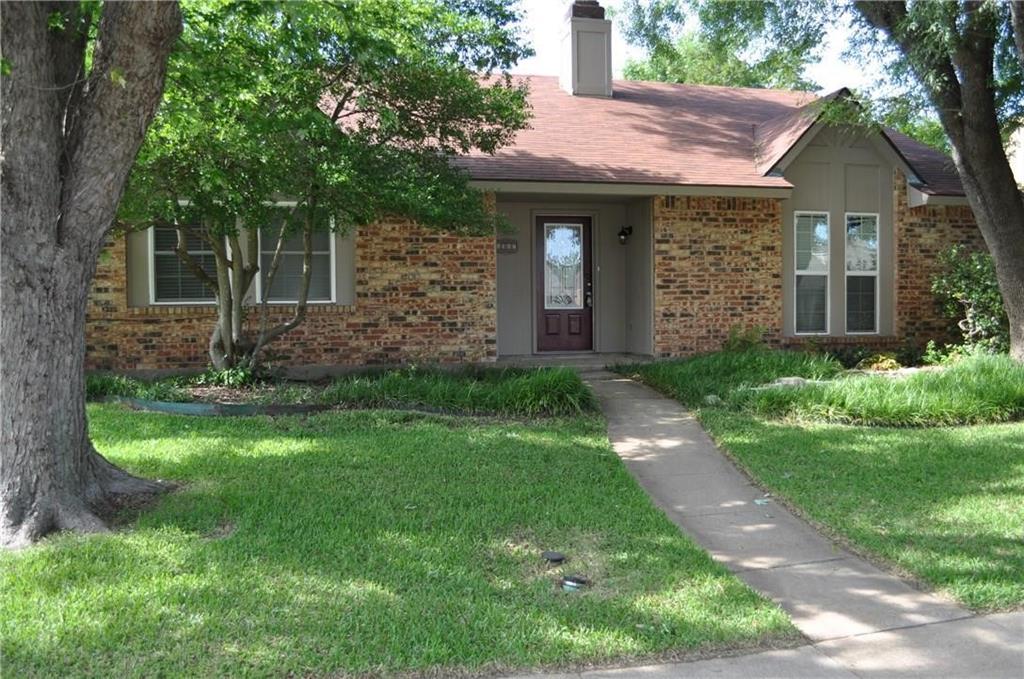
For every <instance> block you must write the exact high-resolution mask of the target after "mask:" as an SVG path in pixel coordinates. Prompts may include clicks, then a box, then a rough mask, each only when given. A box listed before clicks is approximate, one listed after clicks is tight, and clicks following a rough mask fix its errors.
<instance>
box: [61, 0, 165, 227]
mask: <svg viewBox="0 0 1024 679" xmlns="http://www.w3.org/2000/svg"><path fill="white" fill-rule="evenodd" d="M180 33H181V11H180V9H179V7H178V4H177V3H176V2H167V1H162V2H138V3H134V2H107V3H104V4H103V7H102V9H101V14H100V22H99V30H98V33H97V39H96V43H95V49H94V50H93V60H92V67H91V69H90V72H89V78H88V83H87V84H86V85H85V88H84V90H83V91H82V93H81V96H80V97H79V96H77V95H76V97H75V111H76V112H77V113H76V115H75V120H74V125H73V126H72V128H71V129H70V132H71V134H70V136H69V137H68V138H67V139H66V143H65V153H66V156H67V161H66V162H67V168H68V170H67V175H66V178H65V180H64V182H63V186H62V191H61V210H60V215H61V216H60V221H59V222H58V240H59V242H64V241H65V240H66V239H67V238H68V236H71V235H72V234H74V235H75V236H83V237H86V238H88V240H89V241H90V242H99V241H100V239H101V238H102V237H103V235H104V234H105V233H106V232H107V230H108V229H109V228H110V226H111V224H112V223H113V220H114V214H115V212H116V210H117V205H118V203H119V202H120V201H121V194H122V193H123V191H124V185H125V181H126V179H127V177H128V173H129V172H130V171H131V168H132V163H133V161H134V159H135V155H136V153H137V152H138V149H139V146H140V144H141V143H142V140H143V138H144V136H145V133H146V128H147V127H148V126H149V123H150V121H151V120H152V119H153V115H154V114H155V113H156V108H157V105H158V104H159V102H160V98H161V96H162V94H163V86H164V75H165V73H166V70H167V56H168V54H169V53H170V51H171V49H172V48H173V46H174V43H175V41H176V40H177V38H178V35H179V34H180ZM78 39H79V38H77V37H76V38H75V40H78ZM71 68H72V67H71V66H68V70H71Z"/></svg>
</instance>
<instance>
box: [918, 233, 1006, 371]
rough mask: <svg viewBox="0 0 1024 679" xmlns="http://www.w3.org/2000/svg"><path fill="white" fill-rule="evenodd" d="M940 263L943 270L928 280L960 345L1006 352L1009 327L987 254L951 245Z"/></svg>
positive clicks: (994, 273) (994, 271)
mask: <svg viewBox="0 0 1024 679" xmlns="http://www.w3.org/2000/svg"><path fill="white" fill-rule="evenodd" d="M940 262H941V264H942V269H943V270H942V273H940V274H939V275H937V276H936V277H935V278H934V279H933V280H932V292H934V293H935V296H936V297H937V298H938V300H939V303H940V304H942V309H943V311H944V312H945V314H946V315H947V316H948V317H949V318H953V319H956V321H957V326H958V327H959V328H960V332H961V334H962V335H963V338H964V343H965V344H967V345H969V346H981V347H984V348H986V349H988V350H990V351H997V352H1002V351H1006V350H1007V349H1008V348H1009V346H1010V324H1009V321H1008V320H1007V317H1006V310H1005V309H1004V308H1003V297H1002V294H1001V293H1000V292H999V281H998V280H997V279H996V269H995V265H994V264H993V262H992V257H991V255H988V254H987V253H982V252H969V251H968V250H967V249H965V248H963V247H961V246H958V245H954V246H953V247H952V248H950V249H949V250H947V251H946V252H944V253H942V255H941V256H940Z"/></svg>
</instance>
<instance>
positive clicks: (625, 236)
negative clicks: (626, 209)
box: [619, 226, 633, 245]
mask: <svg viewBox="0 0 1024 679" xmlns="http://www.w3.org/2000/svg"><path fill="white" fill-rule="evenodd" d="M632 235H633V227H632V226H624V227H622V228H621V229H619V245H625V244H626V241H627V240H629V237H630V236H632Z"/></svg>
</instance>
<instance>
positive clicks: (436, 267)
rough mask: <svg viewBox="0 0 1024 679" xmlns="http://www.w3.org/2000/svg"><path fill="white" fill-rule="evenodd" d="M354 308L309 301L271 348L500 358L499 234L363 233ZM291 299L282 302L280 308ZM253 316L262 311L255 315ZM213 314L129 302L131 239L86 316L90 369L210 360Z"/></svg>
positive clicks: (335, 354) (371, 358)
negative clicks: (295, 324) (302, 317)
mask: <svg viewBox="0 0 1024 679" xmlns="http://www.w3.org/2000/svg"><path fill="white" fill-rule="evenodd" d="M355 240H356V243H357V245H356V277H355V278H356V280H355V283H356V296H355V304H354V305H352V306H339V305H333V304H332V305H310V307H309V314H308V316H307V319H306V321H305V323H304V324H303V325H302V326H300V327H299V328H297V329H296V330H294V331H293V332H291V333H289V334H287V335H285V336H284V337H282V338H281V339H279V340H278V341H277V342H275V343H274V344H273V345H271V351H272V352H274V353H275V354H280V355H281V356H282V358H281V360H280V363H281V364H283V365H367V364H383V363H401V362H442V363H443V362H456V361H488V360H493V358H494V356H495V337H496V334H495V333H496V311H495V295H496V287H495V285H496V261H495V251H494V238H493V237H489V236H487V237H465V236H454V235H449V234H444V233H439V232H436V231H432V230H428V229H424V228H421V227H417V226H415V225H412V224H409V223H405V222H388V223H381V224H376V225H373V226H372V227H368V228H364V229H360V230H359V231H358V232H357V234H356V239H355ZM290 310H291V307H282V308H281V311H282V315H286V314H289V313H290ZM252 316H255V314H252ZM213 319H214V314H213V310H212V309H211V308H210V307H208V306H206V307H204V306H180V307H179V306H159V307H141V308H133V307H129V306H128V296H127V277H126V252H125V239H124V238H118V239H116V240H115V241H114V242H113V243H112V244H111V245H110V246H109V247H108V249H107V250H106V251H105V254H104V256H103V258H102V260H101V262H100V266H99V270H98V271H97V274H96V283H95V286H94V289H93V294H92V297H91V300H90V309H89V317H88V323H87V343H88V365H89V367H90V368H92V369H108V370H134V369H180V368H197V367H203V366H205V365H206V363H207V357H206V347H207V342H208V340H209V336H210V330H211V327H212V323H213Z"/></svg>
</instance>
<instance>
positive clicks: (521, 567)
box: [0, 404, 796, 677]
mask: <svg viewBox="0 0 1024 679" xmlns="http://www.w3.org/2000/svg"><path fill="white" fill-rule="evenodd" d="M89 415H90V430H91V433H92V435H93V437H94V440H95V441H96V444H97V447H98V448H99V449H100V450H101V451H102V452H103V453H104V454H106V455H108V456H109V457H110V458H111V459H112V460H113V461H114V462H116V463H118V464H121V465H124V466H126V467H128V468H130V469H131V470H133V471H135V472H137V473H140V474H143V475H145V476H149V477H156V478H165V479H167V478H169V479H175V480H177V481H180V482H181V483H182V484H183V486H182V489H181V490H179V491H178V492H175V493H173V494H171V495H169V496H167V497H166V498H164V499H163V500H162V501H161V502H160V503H159V504H158V505H157V506H156V507H155V508H153V509H151V510H149V511H146V512H144V513H142V514H140V515H138V516H133V517H126V520H127V521H128V523H127V524H126V525H125V526H124V529H123V530H120V531H118V532H115V533H113V534H111V535H105V536H93V537H88V538H83V537H76V536H58V537H55V538H53V539H50V540H47V541H46V542H44V543H43V544H42V545H40V546H37V547H34V548H31V549H29V550H26V551H23V552H20V553H14V554H2V555H0V648H2V662H3V666H4V670H5V674H9V675H10V676H18V677H33V676H112V675H117V676H175V675H192V676H210V675H246V676H291V675H299V676H307V675H317V676H319V675H331V676H335V675H338V676H340V675H352V674H354V675H359V674H379V673H394V672H427V673H433V674H439V675H449V674H456V673H460V672H491V671H496V670H502V669H513V668H526V667H533V666H563V665H581V664H588V663H602V662H608V661H613V660H615V661H619V660H627V659H637V658H642V657H649V656H652V655H658V654H687V653H692V652H697V653H700V652H708V651H713V650H715V649H723V648H728V647H746V646H755V645H759V644H763V643H765V642H772V643H782V642H789V641H792V640H795V639H796V636H795V632H794V630H793V628H792V627H791V625H790V623H789V622H788V619H787V617H786V616H785V614H784V613H783V612H782V611H781V610H780V609H778V608H777V607H776V606H775V605H773V604H771V603H770V602H768V601H766V600H765V599H763V598H761V597H760V596H758V595H756V594H755V593H754V592H752V591H751V590H750V589H748V588H747V587H746V586H745V585H743V584H742V583H741V582H740V581H739V580H737V579H736V578H735V577H734V576H732V575H731V574H729V573H728V572H727V571H726V570H725V569H724V568H722V567H720V566H718V565H716V564H715V563H714V562H713V561H712V560H711V559H710V557H709V556H708V555H707V554H706V553H705V552H703V551H702V550H701V549H699V548H698V547H697V546H695V545H694V544H693V543H692V542H691V541H690V540H689V539H687V538H686V537H685V536H683V535H681V534H680V533H679V531H678V530H677V529H676V528H675V527H674V526H673V525H672V524H671V523H670V522H669V521H668V519H667V518H666V517H665V516H664V515H663V514H662V513H661V512H659V511H658V510H656V509H655V508H654V507H653V506H652V504H651V503H650V501H649V500H648V498H647V497H646V496H645V495H644V493H643V491H642V490H641V489H640V488H639V487H638V486H637V485H636V484H635V483H634V482H633V480H632V479H631V478H630V477H629V475H628V473H627V472H626V470H625V468H624V467H623V465H622V464H621V462H620V461H619V459H618V458H617V457H616V455H615V454H614V453H613V452H612V451H611V449H610V447H609V445H608V442H607V439H606V438H605V436H604V431H603V423H602V422H601V421H600V420H599V419H597V418H594V417H580V418H575V419H573V420H555V419H548V420H542V421H537V422H534V423H511V422H504V423H502V422H494V421H487V422H484V421H480V420H466V419H457V418H450V417H439V416H429V415H414V414H409V413H404V414H403V413H397V412H386V411H361V412H332V413H324V414H320V415H316V416H311V417H304V418H302V417H281V418H276V419H271V418H239V419H219V418H211V419H206V418H186V417H172V416H165V415H157V414H150V413H140V412H131V411H126V410H124V409H122V408H121V407H120V406H118V405H115V404H99V405H90V406H89ZM543 549H557V550H560V551H563V552H565V553H567V554H568V555H569V557H570V560H569V562H568V563H567V564H566V565H565V566H564V567H563V568H561V569H558V568H556V569H552V570H548V569H547V568H546V566H545V564H544V563H543V562H542V561H541V559H540V558H539V553H540V551H541V550H543ZM576 572H580V573H583V574H586V575H588V576H590V577H591V578H592V579H593V581H594V584H593V586H592V587H591V588H589V589H587V590H585V591H583V592H581V593H575V594H569V593H564V592H561V591H560V590H558V589H557V588H556V586H555V583H554V580H555V578H556V576H557V575H558V574H559V573H576Z"/></svg>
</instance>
